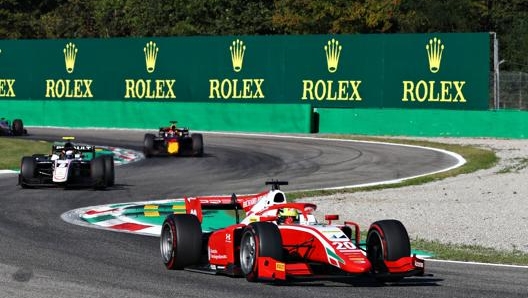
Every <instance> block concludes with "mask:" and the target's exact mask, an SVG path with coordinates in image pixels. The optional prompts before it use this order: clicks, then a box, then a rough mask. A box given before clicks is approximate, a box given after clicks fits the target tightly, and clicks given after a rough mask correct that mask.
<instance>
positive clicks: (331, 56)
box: [324, 38, 343, 73]
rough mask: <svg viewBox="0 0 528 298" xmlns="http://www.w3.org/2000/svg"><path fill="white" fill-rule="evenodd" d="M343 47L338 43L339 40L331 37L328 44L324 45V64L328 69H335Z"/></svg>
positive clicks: (332, 70) (334, 70) (332, 71)
mask: <svg viewBox="0 0 528 298" xmlns="http://www.w3.org/2000/svg"><path fill="white" fill-rule="evenodd" d="M342 49H343V47H342V46H341V45H340V44H339V41H337V40H335V39H334V38H332V40H329V41H328V44H327V45H325V46H324V50H325V52H326V65H327V67H328V71H329V72H331V73H334V72H336V71H337V65H338V64H339V55H340V54H341V50H342Z"/></svg>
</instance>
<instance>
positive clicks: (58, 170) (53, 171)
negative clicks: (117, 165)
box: [18, 137, 115, 189]
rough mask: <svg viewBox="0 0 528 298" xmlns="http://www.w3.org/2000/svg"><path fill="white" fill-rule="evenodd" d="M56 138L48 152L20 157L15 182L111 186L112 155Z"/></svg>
mask: <svg viewBox="0 0 528 298" xmlns="http://www.w3.org/2000/svg"><path fill="white" fill-rule="evenodd" d="M65 139H66V140H67V141H66V142H55V143H54V144H53V145H52V149H51V154H50V155H45V154H34V155H32V156H24V157H22V161H21V165H20V174H19V175H18V184H19V185H20V186H21V187H23V188H30V187H41V186H64V187H93V188H95V189H105V188H106V187H109V186H113V185H114V181H115V175H114V158H113V156H112V155H110V154H101V155H97V154H96V148H95V146H92V145H84V144H73V143H72V142H71V141H70V140H72V139H73V138H72V137H67V138H65Z"/></svg>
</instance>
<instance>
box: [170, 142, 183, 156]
mask: <svg viewBox="0 0 528 298" xmlns="http://www.w3.org/2000/svg"><path fill="white" fill-rule="evenodd" d="M179 150H180V144H179V143H178V142H169V146H168V147H167V152H169V153H171V154H172V153H178V151H179Z"/></svg>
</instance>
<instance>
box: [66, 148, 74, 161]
mask: <svg viewBox="0 0 528 298" xmlns="http://www.w3.org/2000/svg"><path fill="white" fill-rule="evenodd" d="M65 157H66V159H72V158H74V155H73V150H68V151H66V154H65Z"/></svg>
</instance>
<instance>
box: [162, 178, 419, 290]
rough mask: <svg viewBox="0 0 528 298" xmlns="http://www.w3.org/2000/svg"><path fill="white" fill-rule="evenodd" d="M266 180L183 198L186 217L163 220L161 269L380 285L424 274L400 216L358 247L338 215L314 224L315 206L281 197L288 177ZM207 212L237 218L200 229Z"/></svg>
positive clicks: (351, 228)
mask: <svg viewBox="0 0 528 298" xmlns="http://www.w3.org/2000/svg"><path fill="white" fill-rule="evenodd" d="M266 184H268V185H272V188H271V190H269V191H265V192H262V193H259V194H254V195H244V196H236V195H235V194H233V195H232V196H220V197H196V198H186V199H185V205H186V214H170V215H169V216H167V217H166V219H165V221H164V222H163V225H162V229H161V239H160V249H161V256H162V259H163V262H164V263H165V266H166V267H167V268H168V269H187V270H191V271H200V272H206V273H213V274H225V275H231V276H245V277H246V279H247V280H248V281H289V280H292V281H293V280H303V279H308V280H313V279H332V278H350V277H354V276H362V275H371V276H373V277H374V278H376V279H377V280H379V281H382V282H384V281H398V280H400V279H402V278H404V277H409V276H416V275H423V274H424V260H423V259H420V258H418V257H416V256H415V255H413V256H411V248H410V241H409V236H408V234H407V231H406V229H405V227H404V226H403V224H402V223H401V222H400V221H398V220H394V219H388V220H381V221H376V222H374V223H372V224H371V226H370V228H369V230H368V233H367V237H366V242H365V245H364V246H361V245H360V229H359V225H358V224H357V223H354V222H352V221H344V222H343V223H340V224H336V223H333V222H335V221H337V220H338V216H337V215H326V216H325V220H326V221H327V222H325V223H321V222H318V221H317V219H316V218H315V216H314V214H313V212H314V211H315V209H316V205H314V204H310V203H288V202H287V201H286V197H285V194H284V192H282V191H281V190H280V185H286V184H287V182H279V181H271V182H266ZM210 210H223V211H225V212H232V216H231V218H233V221H234V222H233V223H232V224H230V225H227V226H226V227H224V228H220V229H216V230H214V231H202V225H201V222H202V221H203V220H204V217H205V216H206V215H207V214H208V213H210V212H211V211H210ZM244 213H245V215H244V216H242V215H243V214H244ZM242 217H243V218H242ZM224 221H225V216H224Z"/></svg>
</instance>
